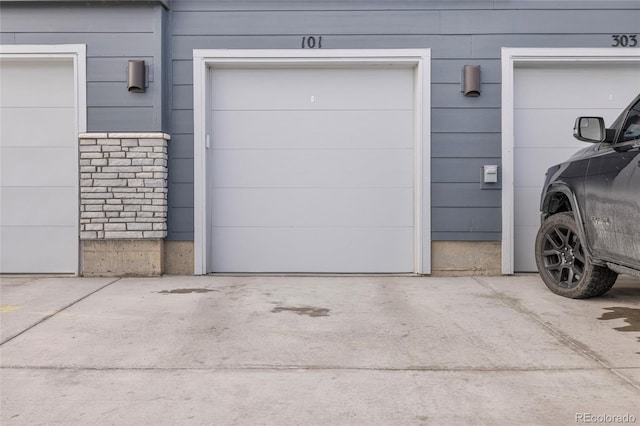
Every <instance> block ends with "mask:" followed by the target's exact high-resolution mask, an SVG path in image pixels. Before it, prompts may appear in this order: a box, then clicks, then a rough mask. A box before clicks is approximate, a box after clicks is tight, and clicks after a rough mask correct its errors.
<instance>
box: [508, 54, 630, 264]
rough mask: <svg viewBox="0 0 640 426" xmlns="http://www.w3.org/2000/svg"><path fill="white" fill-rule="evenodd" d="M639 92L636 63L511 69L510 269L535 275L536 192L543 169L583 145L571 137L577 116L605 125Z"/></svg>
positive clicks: (538, 197) (532, 66) (537, 201)
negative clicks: (590, 117)
mask: <svg viewBox="0 0 640 426" xmlns="http://www.w3.org/2000/svg"><path fill="white" fill-rule="evenodd" d="M638 92H640V72H638V65H637V64H627V65H623V64H592V65H589V64H584V63H582V64H580V65H567V64H562V65H546V66H544V67H542V66H534V65H531V66H527V67H520V68H517V69H515V70H514V133H515V140H514V215H515V216H514V240H515V245H514V270H515V271H516V272H530V271H536V265H535V258H534V255H533V250H534V240H535V234H536V232H537V230H538V227H539V225H540V215H539V205H540V191H541V189H542V185H543V184H544V176H545V172H546V170H547V169H548V168H549V167H550V166H552V165H554V164H557V163H559V162H561V161H564V160H565V159H568V158H569V157H570V156H571V155H572V154H573V153H574V152H576V151H577V150H578V149H580V148H584V147H586V146H587V144H585V143H583V142H579V141H577V140H576V139H574V138H573V123H574V121H575V119H576V117H578V116H581V115H596V116H602V117H604V119H605V123H606V124H607V125H610V124H612V123H613V120H615V118H616V117H617V116H618V114H620V112H621V110H622V109H623V108H624V107H626V106H627V105H628V103H629V102H630V101H631V100H632V99H633V98H634V97H635V96H636V95H637V94H638Z"/></svg>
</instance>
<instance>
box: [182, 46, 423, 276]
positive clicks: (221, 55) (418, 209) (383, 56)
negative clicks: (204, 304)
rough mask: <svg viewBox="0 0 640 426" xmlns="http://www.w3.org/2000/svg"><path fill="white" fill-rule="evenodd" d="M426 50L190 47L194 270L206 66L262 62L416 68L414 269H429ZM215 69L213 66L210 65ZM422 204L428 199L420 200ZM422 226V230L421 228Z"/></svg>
mask: <svg viewBox="0 0 640 426" xmlns="http://www.w3.org/2000/svg"><path fill="white" fill-rule="evenodd" d="M430 61H431V51H430V50H429V49H375V50H368V49H363V50H351V49H344V50H343V49H326V50H321V49H308V50H302V49H301V50H293V49H286V50H271V49H264V50H216V49H195V50H194V51H193V90H194V92H193V95H194V98H193V102H194V105H193V107H194V272H195V274H196V275H202V274H206V273H207V272H208V271H209V268H208V265H207V263H208V259H209V257H208V250H209V249H210V248H209V247H210V244H209V243H210V242H209V241H208V235H207V234H208V223H207V214H206V212H207V211H208V209H207V207H208V206H207V194H206V176H207V162H206V149H207V148H206V143H207V129H208V127H207V126H208V124H209V123H208V117H207V116H208V114H207V111H208V108H207V104H208V101H209V99H208V96H207V93H209V91H208V85H209V79H208V75H209V72H211V71H212V70H215V68H219V67H238V66H249V67H264V66H306V67H308V66H313V65H317V66H326V65H331V66H353V65H367V64H371V65H375V64H398V65H399V64H404V65H410V66H413V67H414V69H415V89H414V102H415V109H414V111H415V128H414V139H415V142H414V147H415V149H414V178H415V188H414V191H415V193H414V200H415V203H414V206H415V207H414V232H415V236H414V271H413V272H414V273H418V274H428V273H430V272H431V232H430V228H431V226H430V225H431V206H430V200H431V192H430V185H429V183H430V179H429V180H428V181H427V184H426V185H425V184H423V182H424V178H425V177H427V176H428V177H429V178H430V171H429V173H428V174H427V176H424V173H425V170H424V169H423V167H424V165H425V164H426V165H427V167H428V165H429V164H430V158H431V150H430V146H431V141H430V135H431V122H430V116H431V113H430V112H431V103H430V102H431V93H430V82H431V74H430V72H431V65H430ZM213 72H215V71H213ZM423 204H427V205H424V206H423ZM425 230H426V232H425Z"/></svg>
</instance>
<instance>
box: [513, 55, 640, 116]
mask: <svg viewBox="0 0 640 426" xmlns="http://www.w3.org/2000/svg"><path fill="white" fill-rule="evenodd" d="M613 68H615V71H614V72H615V77H614V78H612V75H611V73H612V69H613ZM515 81H516V85H517V87H518V96H516V97H515V98H514V106H515V108H595V109H600V108H605V109H609V108H611V109H614V110H616V109H617V110H618V111H620V110H621V109H623V108H624V107H626V106H627V105H628V104H629V102H631V100H632V99H633V93H634V90H633V89H631V90H630V87H629V83H632V87H635V88H640V73H638V66H637V64H629V65H622V64H616V65H614V66H612V65H611V64H602V65H594V64H589V65H584V64H581V65H578V66H568V67H567V65H563V66H562V68H555V69H554V68H549V67H545V68H530V69H526V68H522V69H518V72H517V73H516V75H515ZM541 83H542V84H541ZM635 92H637V90H636V91H635ZM559 93H563V94H566V96H558V94H559Z"/></svg>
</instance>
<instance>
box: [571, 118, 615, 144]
mask: <svg viewBox="0 0 640 426" xmlns="http://www.w3.org/2000/svg"><path fill="white" fill-rule="evenodd" d="M606 135H607V132H606V129H605V127H604V119H603V118H602V117H578V118H577V119H576V124H575V126H573V137H574V138H576V139H578V140H579V141H583V142H591V143H599V142H604V140H605V139H606Z"/></svg>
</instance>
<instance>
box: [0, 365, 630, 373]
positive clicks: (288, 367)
mask: <svg viewBox="0 0 640 426" xmlns="http://www.w3.org/2000/svg"><path fill="white" fill-rule="evenodd" d="M0 369H2V370H43V371H139V372H153V371H192V372H229V371H232V372H234V371H235V372H242V371H309V372H311V371H355V372H358V371H374V372H391V373H405V372H412V373H416V372H417V373H445V372H449V373H500V374H501V373H537V372H541V371H545V372H557V373H566V372H575V371H600V370H602V368H598V367H592V368H587V367H576V368H573V367H564V368H560V367H554V368H534V367H522V368H518V367H513V368H502V367H487V368H482V367H451V368H448V367H397V368H393V367H379V368H376V367H339V366H308V365H281V366H278V365H273V366H269V365H246V366H228V367H106V366H103V367H100V366H93V367H90V366H84V367H83V366H47V365H3V366H0ZM621 369H623V370H624V369H630V370H634V369H635V368H634V367H622V368H621Z"/></svg>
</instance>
